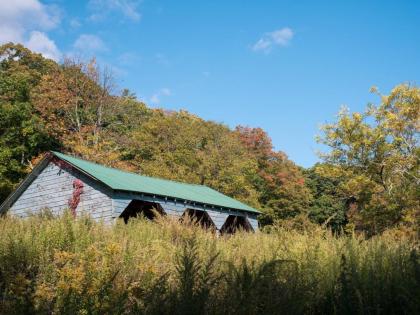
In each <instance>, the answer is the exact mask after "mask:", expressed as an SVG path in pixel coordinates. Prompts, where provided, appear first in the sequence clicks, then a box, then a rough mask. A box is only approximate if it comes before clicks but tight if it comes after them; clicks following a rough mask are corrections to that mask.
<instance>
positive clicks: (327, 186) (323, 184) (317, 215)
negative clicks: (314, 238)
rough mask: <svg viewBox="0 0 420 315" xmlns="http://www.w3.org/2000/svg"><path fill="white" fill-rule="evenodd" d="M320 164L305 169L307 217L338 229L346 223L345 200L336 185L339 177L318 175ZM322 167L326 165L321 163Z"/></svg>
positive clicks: (338, 182) (334, 229)
mask: <svg viewBox="0 0 420 315" xmlns="http://www.w3.org/2000/svg"><path fill="white" fill-rule="evenodd" d="M320 166H321V165H320V164H317V165H315V166H314V167H311V168H309V169H307V170H305V177H306V186H307V187H308V188H309V189H310V190H311V194H312V197H313V198H312V201H311V203H310V208H309V218H310V219H311V220H312V221H313V222H315V223H318V224H322V225H325V226H328V227H330V228H331V229H332V230H333V231H340V230H341V229H343V228H344V227H345V225H346V224H347V217H346V202H345V199H344V198H343V197H342V196H341V194H340V192H339V191H338V189H337V187H338V186H339V184H340V179H337V178H330V177H325V176H322V175H320V174H319V173H318V172H317V168H318V167H320ZM322 167H326V166H325V165H322Z"/></svg>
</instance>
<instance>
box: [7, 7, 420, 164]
mask: <svg viewBox="0 0 420 315" xmlns="http://www.w3.org/2000/svg"><path fill="white" fill-rule="evenodd" d="M419 17H420V2H419V1H415V0H413V1H384V0H382V1H263V0H260V1H216V0H213V1H181V0H179V1H173V0H172V1H169V0H168V1H158V0H156V1H153V0H143V1H136V0H91V1H64V0H55V1H54V0H14V1H9V0H0V42H6V41H9V40H12V41H18V42H21V43H24V44H25V45H27V46H29V47H30V48H31V49H33V50H36V51H39V52H41V53H43V54H44V55H45V56H47V57H50V58H53V59H56V60H60V59H62V58H63V56H65V55H70V56H71V55H73V56H80V57H83V58H89V57H90V56H93V55H95V56H96V57H97V59H98V61H99V63H100V64H102V65H106V66H108V67H110V68H112V70H113V71H114V73H115V75H116V77H117V83H118V85H119V87H120V88H125V87H127V88H129V89H130V90H131V91H133V92H135V93H136V95H137V96H138V97H139V98H140V99H141V100H143V101H145V102H146V103H147V104H149V105H150V106H153V107H164V108H168V109H186V110H188V111H190V112H192V113H194V114H197V115H199V116H201V117H203V118H205V119H210V120H215V121H218V122H223V123H225V124H227V125H229V126H231V127H234V126H236V125H239V124H240V125H248V126H254V127H261V128H263V129H265V130H266V131H267V132H268V133H269V134H270V136H271V137H272V139H273V144H274V146H275V148H276V149H277V150H282V151H284V152H286V153H287V154H288V155H289V157H290V158H291V159H293V160H294V161H295V162H296V163H297V164H299V165H302V166H311V165H313V164H314V163H315V162H316V161H317V156H316V151H317V150H319V149H320V147H319V146H318V145H317V144H316V142H315V135H316V134H318V133H319V132H318V128H319V125H320V124H322V123H324V122H327V121H333V120H334V118H335V115H336V113H337V112H338V110H339V108H340V106H342V105H347V106H348V107H349V108H350V110H351V111H360V110H362V109H363V108H364V107H365V105H366V104H367V103H368V102H377V101H378V99H377V97H375V96H373V95H371V94H370V93H369V89H370V87H372V86H377V87H378V88H379V90H380V91H381V92H383V93H388V92H389V91H390V89H391V88H392V87H393V86H395V85H396V84H399V83H402V82H411V83H414V84H419V81H420V18H419Z"/></svg>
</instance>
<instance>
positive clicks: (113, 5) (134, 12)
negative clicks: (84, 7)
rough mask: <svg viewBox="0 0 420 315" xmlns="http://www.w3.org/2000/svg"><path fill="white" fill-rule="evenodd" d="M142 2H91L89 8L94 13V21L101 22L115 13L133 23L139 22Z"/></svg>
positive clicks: (100, 0)
mask: <svg viewBox="0 0 420 315" xmlns="http://www.w3.org/2000/svg"><path fill="white" fill-rule="evenodd" d="M140 3H141V0H90V1H89V4H88V6H89V8H91V10H92V11H93V13H92V15H91V16H90V20H92V21H101V20H103V19H105V17H106V16H107V15H109V14H111V13H113V12H119V13H121V14H122V15H124V16H125V17H126V18H128V19H130V20H132V21H139V20H140V19H141V14H140V13H139V12H138V9H137V7H138V6H139V4H140Z"/></svg>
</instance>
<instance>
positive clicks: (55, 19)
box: [0, 0, 61, 60]
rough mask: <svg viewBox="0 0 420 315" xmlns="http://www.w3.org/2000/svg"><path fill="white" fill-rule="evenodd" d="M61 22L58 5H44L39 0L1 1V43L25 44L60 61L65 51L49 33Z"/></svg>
mask: <svg viewBox="0 0 420 315" xmlns="http://www.w3.org/2000/svg"><path fill="white" fill-rule="evenodd" d="M59 23H60V14H59V10H58V9H57V7H55V6H46V5H43V4H42V3H41V2H40V1H38V0H12V1H9V0H0V44H2V43H7V42H14V43H21V44H23V45H25V46H28V47H29V46H31V47H29V48H31V49H33V50H34V51H36V52H39V53H42V54H43V55H44V56H45V57H47V58H51V59H54V60H58V59H59V57H60V55H61V54H60V52H59V50H58V48H57V46H56V45H55V43H54V41H53V40H51V39H50V38H48V35H47V34H46V33H45V32H46V31H49V30H52V29H54V28H55V27H57V25H58V24H59ZM37 40H39V42H36V41H37Z"/></svg>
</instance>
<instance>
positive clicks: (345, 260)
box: [0, 213, 420, 314]
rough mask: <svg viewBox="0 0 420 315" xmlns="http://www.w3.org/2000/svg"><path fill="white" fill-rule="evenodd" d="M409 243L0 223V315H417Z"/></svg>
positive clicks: (413, 249) (42, 219)
mask: <svg viewBox="0 0 420 315" xmlns="http://www.w3.org/2000/svg"><path fill="white" fill-rule="evenodd" d="M417 245H418V239H409V238H407V237H404V236H400V235H398V234H396V235H395V234H392V233H387V234H384V235H382V236H376V237H373V238H371V239H364V238H363V237H361V236H342V237H335V236H333V235H332V234H331V233H330V232H329V231H328V230H323V229H321V228H319V227H315V228H314V229H312V230H307V231H305V232H303V233H300V232H297V231H296V230H285V229H284V228H280V227H274V228H272V229H271V232H270V234H264V233H254V234H250V233H238V234H236V235H234V236H231V237H216V236H215V235H214V234H213V233H211V232H208V231H205V230H203V229H202V228H200V227H199V226H195V225H192V224H189V225H183V224H181V223H179V222H178V221H174V220H170V219H164V218H160V220H159V221H158V222H156V223H152V222H150V221H146V220H144V219H133V220H130V221H129V223H128V224H127V225H125V224H124V223H122V222H117V224H115V225H105V224H102V223H96V222H94V221H91V220H90V219H89V218H79V219H78V220H74V219H73V217H72V216H71V214H70V213H66V214H64V215H63V216H62V217H60V218H51V216H50V215H48V214H43V215H42V216H39V217H30V218H28V219H25V220H21V219H14V218H7V217H4V218H1V219H0V314H349V313H354V312H357V313H361V314H380V313H386V314H417V313H418V312H419V311H420V309H419V307H420V300H419V299H420V260H419V255H418V254H419V253H418V249H417Z"/></svg>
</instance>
